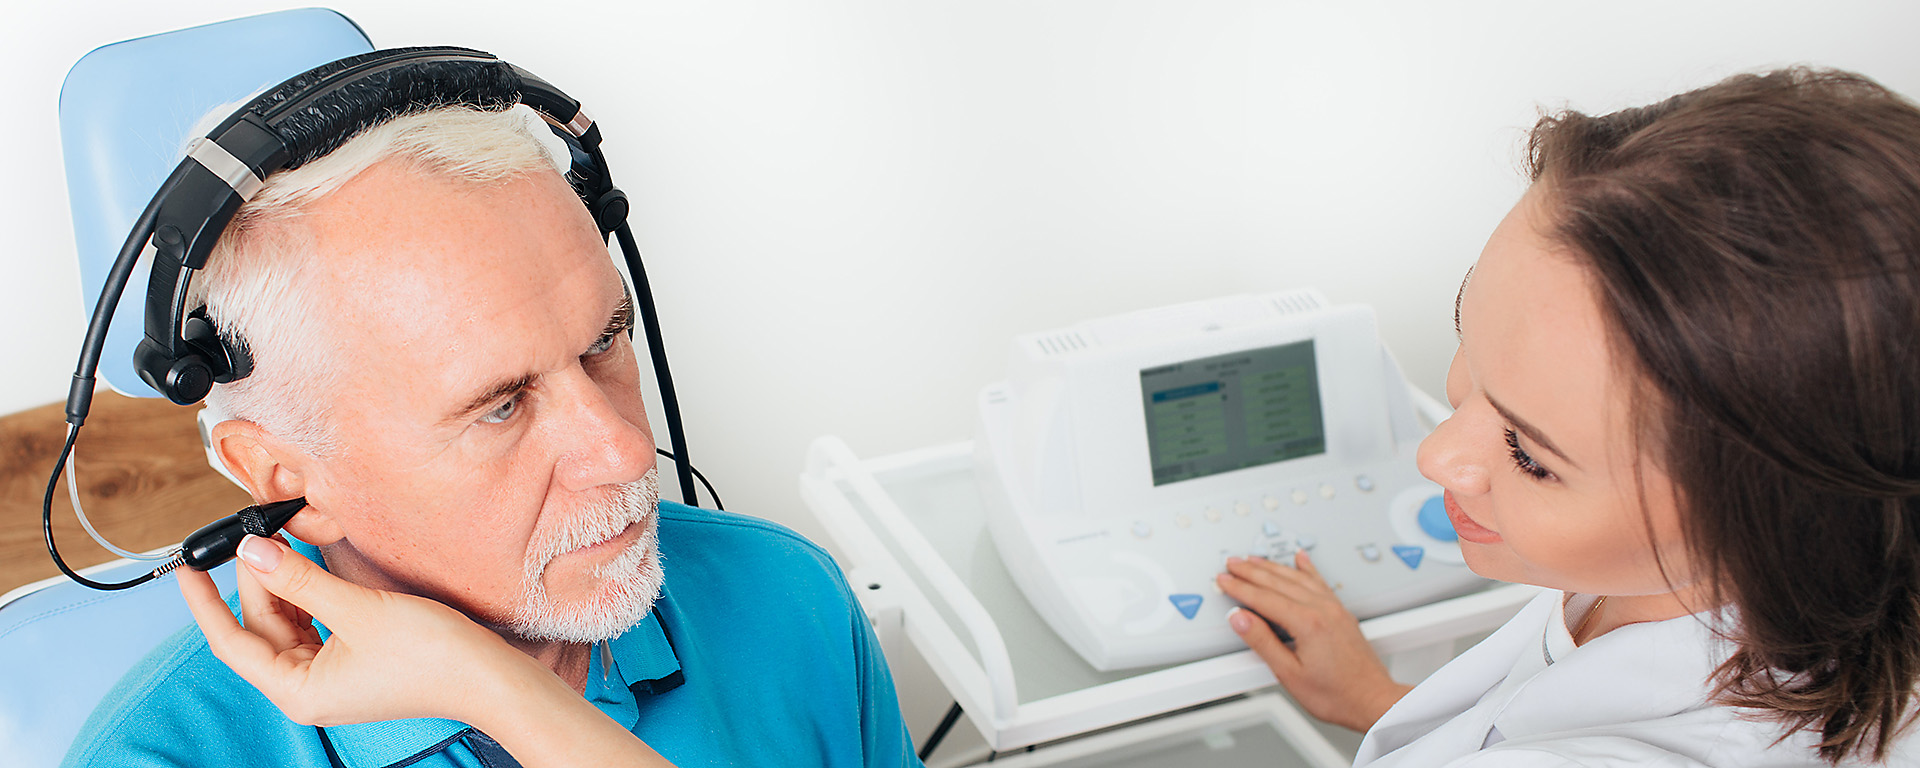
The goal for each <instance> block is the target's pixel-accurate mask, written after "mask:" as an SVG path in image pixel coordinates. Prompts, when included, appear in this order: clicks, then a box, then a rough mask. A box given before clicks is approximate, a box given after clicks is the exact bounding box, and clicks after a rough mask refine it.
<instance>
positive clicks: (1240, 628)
mask: <svg viewBox="0 0 1920 768" xmlns="http://www.w3.org/2000/svg"><path fill="white" fill-rule="evenodd" d="M1227 624H1228V625H1229V626H1232V627H1233V631H1234V632H1235V633H1237V634H1242V635H1244V634H1246V633H1247V630H1248V629H1250V628H1252V627H1253V619H1250V618H1248V617H1247V612H1246V611H1243V610H1241V609H1239V608H1233V609H1230V610H1228V611H1227Z"/></svg>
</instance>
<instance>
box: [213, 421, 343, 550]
mask: <svg viewBox="0 0 1920 768" xmlns="http://www.w3.org/2000/svg"><path fill="white" fill-rule="evenodd" d="M207 436H208V438H209V439H210V440H211V441H212V443H213V452H214V454H215V455H217V456H219V457H220V461H221V463H224V464H226V465H227V471H229V472H232V473H233V476H234V477H235V478H238V479H239V480H240V484H241V485H243V486H245V487H246V489H247V493H248V494H250V495H252V496H253V501H254V503H256V504H261V503H266V502H269V501H281V500H284V499H291V498H295V497H299V496H305V495H306V494H307V477H306V467H305V459H306V456H305V454H303V453H301V452H299V451H297V450H295V449H294V448H293V447H292V446H290V445H288V444H287V443H286V442H285V441H283V440H281V439H279V438H278V437H276V436H274V434H273V433H271V432H268V431H266V430H264V429H261V428H260V425H258V424H255V423H253V422H250V421H241V420H239V419H228V420H226V421H222V422H220V423H218V424H215V425H213V428H212V429H210V430H208V431H207ZM286 530H287V532H288V533H290V534H293V535H294V536H295V537H296V538H298V539H300V540H301V541H304V542H307V543H308V544H312V545H314V546H325V545H328V544H332V543H334V542H336V541H339V540H341V539H342V538H345V537H346V532H345V531H344V530H342V529H341V528H340V526H339V524H338V522H337V521H335V520H334V519H333V516H332V515H329V514H327V512H326V510H325V509H323V508H322V505H316V504H314V503H313V500H312V499H308V500H307V508H306V509H302V510H300V512H299V514H296V515H294V516H293V519H292V520H290V521H288V522H287V528H286Z"/></svg>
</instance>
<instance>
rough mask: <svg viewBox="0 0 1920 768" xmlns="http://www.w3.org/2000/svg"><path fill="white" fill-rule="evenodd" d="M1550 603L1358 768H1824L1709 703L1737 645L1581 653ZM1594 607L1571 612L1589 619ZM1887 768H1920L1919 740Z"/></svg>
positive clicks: (1656, 627)
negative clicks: (1721, 667) (1716, 673)
mask: <svg viewBox="0 0 1920 768" xmlns="http://www.w3.org/2000/svg"><path fill="white" fill-rule="evenodd" d="M1564 599H1565V594H1564V593H1562V592H1558V591H1548V592H1545V593H1543V594H1541V595H1540V597H1538V598H1535V599H1534V600H1533V601H1532V602H1530V603H1528V604H1527V605H1526V607H1524V608H1522V609H1521V610H1520V613H1519V614H1517V615H1515V616H1514V618H1513V620H1512V621H1509V622H1507V624H1506V625H1505V626H1503V627H1501V628H1500V629H1499V630H1498V631H1496V632H1494V634H1493V635H1492V636H1491V637H1488V638H1487V639H1486V640H1485V641H1484V642H1481V643H1480V644H1479V645H1476V646H1474V647H1473V648H1472V649H1470V650H1468V651H1467V652H1466V653H1463V654H1461V655H1460V656H1459V658H1456V659H1454V660H1453V661H1452V662H1451V663H1449V664H1447V665H1446V666H1445V667H1442V668H1441V669H1440V670H1439V671H1438V672H1435V673H1434V674H1433V676H1432V677H1429V678H1428V679H1427V680H1426V681H1425V682H1423V683H1421V684H1420V685H1419V686H1417V687H1415V688H1414V689H1413V691H1412V692H1411V693H1408V694H1407V695H1406V697H1405V698H1402V699H1401V700H1400V702H1399V703H1398V704H1395V705H1394V706H1393V708H1392V709H1390V710H1388V711H1387V713H1386V715H1385V716H1383V717H1381V718H1380V722H1378V723H1376V724H1374V726H1373V729H1372V730H1370V731H1368V732H1367V736H1366V739H1365V740H1364V741H1363V742H1361V744H1360V752H1359V755H1358V756H1357V757H1356V758H1355V760H1354V766H1355V768H1440V767H1441V766H1448V767H1450V768H1454V767H1457V768H1466V767H1468V766H1471V767H1472V768H1506V767H1507V766H1528V767H1529V768H1534V767H1541V768H1545V767H1548V766H1586V767H1588V768H1600V767H1601V766H1609V767H1610V766H1662V767H1667V766H1671V767H1674V768H1678V767H1679V766H1689V767H1692V766H1714V767H1715V768H1736V767H1737V768H1770V767H1772V766H1825V765H1826V763H1825V762H1823V761H1821V760H1820V759H1819V756H1818V754H1817V753H1816V752H1815V751H1814V750H1813V748H1812V745H1813V744H1814V743H1815V742H1816V739H1815V738H1814V736H1813V735H1812V734H1808V733H1806V732H1801V733H1797V734H1795V735H1794V736H1793V737H1791V738H1788V739H1787V740H1785V741H1781V742H1778V743H1776V740H1777V739H1778V738H1779V737H1780V734H1781V731H1782V729H1781V727H1780V726H1779V725H1777V724H1775V723H1773V722H1770V721H1765V720H1756V719H1753V718H1751V717H1741V716H1740V712H1741V710H1736V709H1734V708H1731V707H1726V706H1718V705H1713V704H1709V703H1707V696H1708V693H1709V692H1710V690H1709V687H1708V683H1707V678H1708V675H1710V674H1711V673H1712V672H1713V669H1714V667H1715V666H1717V665H1718V664H1719V663H1720V662H1721V661H1722V660H1724V659H1726V658H1727V655H1728V654H1729V653H1730V651H1731V646H1730V645H1729V644H1728V643H1726V642H1724V641H1722V640H1720V639H1719V638H1717V637H1715V636H1714V634H1713V632H1712V631H1711V630H1710V629H1709V628H1708V627H1707V626H1706V624H1705V623H1704V621H1703V620H1702V619H1701V618H1699V617H1694V616H1683V617H1681V618H1677V619H1670V620H1667V621H1658V622H1648V623H1644V624H1631V625H1628V626H1624V627H1621V628H1619V629H1616V630H1614V631H1612V632H1608V633H1607V634H1605V635H1602V636H1600V637H1598V638H1595V639H1594V640H1593V641H1591V642H1588V643H1587V644H1586V645H1583V646H1580V647H1577V648H1576V647H1574V644H1573V638H1572V636H1571V635H1570V633H1569V632H1568V630H1567V621H1566V619H1565V615H1566V614H1564V613H1563V609H1562V601H1563V600H1564ZM1590 603H1591V598H1583V597H1581V596H1575V597H1574V598H1573V603H1572V605H1571V606H1568V610H1570V611H1572V615H1574V616H1581V615H1582V612H1583V611H1584V610H1585V608H1586V606H1587V605H1589V604H1590ZM1906 741H1907V744H1906V745H1905V749H1903V750H1901V751H1902V752H1904V754H1902V755H1898V756H1893V757H1891V758H1890V759H1889V760H1888V762H1886V763H1884V765H1887V766H1915V765H1920V760H1917V759H1916V758H1920V754H1916V750H1915V745H1914V744H1913V743H1912V742H1913V741H1914V740H1913V739H1912V738H1909V739H1907V740H1906Z"/></svg>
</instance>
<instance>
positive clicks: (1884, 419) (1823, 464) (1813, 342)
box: [1530, 69, 1920, 763]
mask: <svg viewBox="0 0 1920 768" xmlns="http://www.w3.org/2000/svg"><path fill="white" fill-rule="evenodd" d="M1530 157H1531V168H1530V172H1531V175H1532V177H1533V179H1534V181H1535V182H1537V183H1538V184H1542V185H1545V186H1544V189H1543V191H1545V192H1546V193H1547V195H1546V198H1545V199H1546V200H1547V201H1548V202H1549V205H1550V207H1551V209H1552V210H1553V211H1554V214H1553V216H1554V218H1553V224H1552V225H1551V226H1552V227H1553V230H1552V231H1551V232H1549V233H1548V235H1549V237H1551V238H1552V239H1553V240H1555V241H1556V242H1557V243H1559V244H1560V245H1562V246H1565V247H1566V248H1567V249H1568V250H1569V251H1570V252H1571V254H1572V255H1573V257H1574V258H1576V259H1578V260H1579V261H1581V262H1582V263H1583V264H1584V265H1586V266H1587V267H1588V268H1589V269H1590V272H1591V273H1592V275H1593V276H1594V278H1595V284H1596V286H1597V287H1596V291H1597V292H1598V294H1599V300H1600V303H1601V307H1602V311H1603V312H1605V313H1607V314H1608V315H1609V316H1610V317H1609V319H1610V321H1611V324H1612V328H1611V331H1612V333H1613V335H1614V338H1613V340H1612V344H1613V345H1614V347H1615V349H1616V351H1617V354H1618V355H1619V357H1620V359H1621V360H1623V364H1624V365H1625V366H1627V367H1629V368H1631V369H1632V370H1633V371H1634V372H1635V373H1636V374H1637V375H1638V376H1639V377H1642V378H1640V379H1639V380H1640V381H1641V382H1642V384H1641V389H1643V390H1644V392H1643V394H1642V395H1641V396H1640V397H1637V398H1636V403H1637V406H1636V411H1637V413H1636V414H1635V416H1636V418H1635V421H1636V423H1637V424H1639V425H1640V426H1641V429H1640V430H1639V431H1638V434H1639V435H1641V438H1640V439H1641V440H1642V442H1643V444H1645V445H1649V446H1655V447H1654V448H1653V449H1652V450H1651V451H1650V452H1649V453H1648V455H1649V457H1650V458H1651V459H1652V460H1653V461H1656V462H1658V463H1659V464H1660V465H1661V466H1662V467H1663V468H1664V469H1665V470H1666V472H1667V474H1668V475H1669V476H1670V477H1672V478H1673V482H1674V486H1675V489H1676V491H1678V494H1679V497H1680V499H1681V505H1682V519H1683V520H1684V521H1685V522H1684V525H1685V532H1686V540H1687V547H1688V549H1689V554H1690V555H1691V561H1690V562H1691V566H1692V573H1691V574H1690V576H1691V577H1694V578H1698V579H1701V583H1702V584H1703V585H1705V586H1706V587H1707V588H1708V589H1709V590H1710V591H1711V592H1712V593H1713V594H1714V596H1715V597H1717V598H1718V600H1719V603H1718V604H1720V605H1725V606H1728V607H1730V608H1732V609H1733V610H1732V611H1731V612H1730V616H1732V617H1733V618H1734V619H1735V620H1734V621H1730V622H1726V623H1724V624H1723V625H1722V626H1721V627H1720V629H1721V631H1722V632H1723V634H1725V635H1726V636H1727V637H1728V638H1729V639H1731V640H1732V641H1734V642H1735V643H1736V648H1735V650H1734V652H1733V654H1732V656H1731V657H1730V658H1729V659H1727V661H1726V662H1725V663H1723V664H1721V665H1720V667H1719V668H1718V669H1717V670H1716V671H1715V673H1714V678H1713V680H1712V683H1713V685H1714V689H1715V692H1716V693H1715V696H1716V698H1717V699H1718V700H1719V701H1722V702H1724V703H1727V704H1731V705H1735V706H1740V707H1749V708H1752V709H1753V710H1756V711H1757V712H1756V714H1760V715H1762V716H1765V717H1771V718H1774V719H1777V720H1778V721H1780V722H1782V723H1783V724H1784V725H1785V726H1786V727H1787V729H1788V730H1787V731H1786V732H1792V731H1798V730H1801V729H1810V730H1813V731H1816V732H1817V733H1818V734H1819V735H1820V741H1819V744H1820V755H1821V757H1823V758H1825V759H1826V760H1827V761H1829V762H1835V763H1837V762H1839V761H1840V760H1842V759H1845V758H1848V757H1864V758H1869V759H1872V760H1874V761H1881V760H1884V759H1885V758H1886V755H1887V751H1888V747H1889V745H1890V744H1891V743H1892V741H1893V740H1894V738H1895V737H1896V736H1897V735H1899V734H1900V733H1901V732H1902V730H1903V728H1904V727H1905V726H1906V725H1907V724H1909V722H1910V720H1911V717H1912V716H1911V710H1912V708H1913V704H1914V701H1915V685H1916V682H1917V681H1920V109H1916V108H1915V106H1914V105H1913V104H1912V103H1910V102H1908V101H1906V100H1905V99H1903V98H1901V97H1899V96H1898V95H1896V94H1894V93H1892V92H1890V91H1888V90H1886V89H1885V88H1883V87H1881V86H1879V85H1878V84H1876V83H1874V82H1872V81H1871V80H1868V79H1866V78H1864V77H1861V76H1859V75H1855V74H1851V73H1846V72H1836V71H1825V70H1810V69H1789V70H1782V71H1778V72H1773V73H1769V74H1765V75H1744V76H1739V77H1735V78H1732V79H1729V80H1726V81H1723V82H1721V83H1719V84H1717V85H1714V86H1711V87H1708V88H1704V89H1701V90H1698V91H1693V92H1691V93H1687V94H1683V95H1680V96H1676V97H1674V98H1672V99H1668V100H1667V101H1664V102H1661V103H1659V104H1654V105H1652V106H1648V107H1643V108H1639V109H1629V110H1624V111H1621V112H1615V113H1613V114H1609V115H1602V116H1597V117H1596V116H1589V115H1584V114H1580V113H1577V112H1567V113H1562V114H1558V115H1553V116H1550V117H1547V118H1544V119H1542V120H1541V121H1540V123H1539V124H1538V125H1537V126H1536V127H1535V128H1534V131H1533V135H1532V139H1531V142H1530ZM1783 738H1784V737H1783Z"/></svg>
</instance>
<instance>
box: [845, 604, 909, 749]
mask: <svg viewBox="0 0 1920 768" xmlns="http://www.w3.org/2000/svg"><path fill="white" fill-rule="evenodd" d="M847 601H848V602H849V603H851V604H852V611H851V612H852V614H853V632H852V634H853V654H854V656H853V663H854V669H855V670H856V674H857V675H858V676H859V681H860V737H861V747H862V752H863V754H864V757H865V761H866V765H867V768H882V766H884V767H885V768H899V766H913V767H915V768H918V767H919V766H921V765H922V763H921V762H920V757H919V756H918V755H916V754H915V753H914V750H913V739H912V738H911V737H910V736H909V735H908V734H907V724H906V722H905V721H904V720H902V719H901V717H900V700H899V696H898V694H897V693H895V691H894V687H893V673H892V672H891V671H889V670H888V668H887V658H886V655H885V654H883V653H881V651H880V640H879V638H877V637H875V636H874V634H873V623H872V622H870V621H868V620H867V612H866V609H864V608H862V607H861V606H860V601H859V600H856V599H854V596H853V594H852V592H851V590H849V591H848V594H847Z"/></svg>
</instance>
